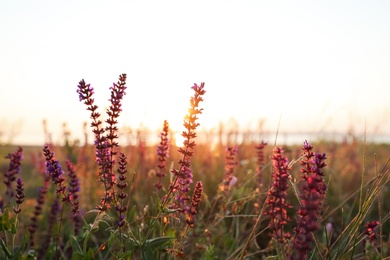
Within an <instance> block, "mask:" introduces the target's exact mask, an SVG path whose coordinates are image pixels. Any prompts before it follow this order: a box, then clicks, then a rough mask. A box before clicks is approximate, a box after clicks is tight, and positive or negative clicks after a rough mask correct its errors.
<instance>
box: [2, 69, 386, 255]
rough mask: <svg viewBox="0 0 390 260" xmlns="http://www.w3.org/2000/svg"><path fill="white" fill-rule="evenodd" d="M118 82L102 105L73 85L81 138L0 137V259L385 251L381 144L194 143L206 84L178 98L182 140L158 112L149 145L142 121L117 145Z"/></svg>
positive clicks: (223, 138)
mask: <svg viewBox="0 0 390 260" xmlns="http://www.w3.org/2000/svg"><path fill="white" fill-rule="evenodd" d="M125 84H126V75H125V74H122V75H120V76H119V80H118V82H117V83H115V84H113V87H112V88H111V97H110V103H111V106H110V107H109V108H108V109H107V110H106V111H102V110H100V108H99V107H98V105H99V104H95V103H94V100H93V94H94V90H93V88H92V87H91V86H90V85H89V84H87V83H85V82H84V81H83V80H82V81H80V82H79V85H78V86H77V91H78V94H79V98H80V101H81V102H82V103H84V105H85V107H86V109H87V111H88V113H90V119H89V120H90V121H89V122H88V125H87V126H86V128H85V141H83V140H81V141H79V142H74V140H73V139H72V136H71V135H64V141H63V143H62V144H53V143H51V141H50V139H49V138H48V139H47V143H44V144H42V146H25V147H22V146H21V147H18V146H12V145H3V146H1V147H0V156H1V161H0V165H1V171H2V173H3V174H2V183H1V185H2V188H1V189H0V196H1V204H0V209H1V212H0V258H1V259H180V258H181V259H385V258H389V257H390V248H389V245H390V242H389V232H390V225H389V221H388V219H389V210H390V203H389V202H387V198H388V197H389V195H390V191H389V183H388V179H389V160H390V153H389V151H390V144H378V143H370V142H366V141H365V140H364V138H362V139H361V138H357V137H356V136H353V135H349V136H348V138H346V139H345V140H344V141H337V142H336V141H329V140H324V141H318V140H316V141H315V142H312V141H311V140H305V139H303V140H302V142H301V144H298V145H283V146H278V145H274V141H275V140H260V141H259V140H257V139H256V140H254V139H251V138H245V137H242V136H241V137H240V138H237V135H238V134H239V133H229V132H224V129H223V128H221V131H220V133H219V138H217V141H216V142H210V141H209V140H207V138H202V139H201V140H198V139H197V128H198V126H199V124H202V113H207V111H203V110H202V104H203V96H207V84H206V85H205V84H203V83H201V84H199V85H197V84H194V86H193V87H192V89H193V93H194V94H193V96H191V97H182V98H188V99H189V109H188V111H183V115H184V114H186V113H187V114H186V116H185V119H184V122H183V132H182V137H183V143H182V145H181V146H178V145H177V144H176V142H175V140H174V135H173V133H172V131H171V129H170V128H169V122H167V121H165V122H161V134H160V135H159V137H158V138H159V140H160V141H159V142H158V143H157V144H149V143H148V142H147V138H145V136H146V134H145V133H143V132H142V131H133V133H132V136H131V139H132V140H133V141H132V142H131V143H126V142H123V143H119V141H118V140H123V138H122V137H121V136H119V135H120V133H119V130H118V126H117V119H118V118H119V117H120V113H121V101H122V98H123V96H124V95H125V90H126V86H125ZM102 113H105V116H104V118H105V120H104V121H101V120H102V119H101V118H102V116H101V114H102ZM226 131H227V130H226ZM45 135H47V136H49V134H48V133H45ZM259 136H261V132H259ZM275 136H277V134H275ZM346 136H347V134H346ZM89 139H93V140H94V142H93V143H92V142H88V141H86V140H89ZM238 140H239V141H238Z"/></svg>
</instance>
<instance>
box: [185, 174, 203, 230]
mask: <svg viewBox="0 0 390 260" xmlns="http://www.w3.org/2000/svg"><path fill="white" fill-rule="evenodd" d="M202 193H203V186H202V183H201V182H200V181H198V182H197V183H196V186H195V190H194V194H193V195H192V200H191V209H190V210H189V212H187V219H186V223H187V225H189V226H193V225H194V223H195V216H196V214H197V213H198V211H197V208H198V207H199V204H200V201H201V199H202Z"/></svg>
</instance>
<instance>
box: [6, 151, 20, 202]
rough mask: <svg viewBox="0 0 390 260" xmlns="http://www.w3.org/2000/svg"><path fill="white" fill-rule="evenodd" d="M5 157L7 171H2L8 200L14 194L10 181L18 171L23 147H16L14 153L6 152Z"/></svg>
mask: <svg viewBox="0 0 390 260" xmlns="http://www.w3.org/2000/svg"><path fill="white" fill-rule="evenodd" d="M5 158H6V159H9V168H8V171H7V172H5V173H4V178H5V180H4V184H5V185H6V186H7V189H6V191H5V195H6V196H7V197H8V200H9V201H8V202H10V200H11V198H12V197H14V195H15V194H14V190H13V188H12V183H13V182H15V181H16V179H17V175H19V173H20V165H21V162H22V159H23V149H22V148H21V147H18V149H17V151H16V152H15V153H12V154H8V155H7V156H6V157H5Z"/></svg>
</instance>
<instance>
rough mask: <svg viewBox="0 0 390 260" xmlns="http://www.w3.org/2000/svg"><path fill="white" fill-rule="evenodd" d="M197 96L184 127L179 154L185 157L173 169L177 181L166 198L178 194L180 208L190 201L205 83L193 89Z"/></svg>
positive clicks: (191, 102)
mask: <svg viewBox="0 0 390 260" xmlns="http://www.w3.org/2000/svg"><path fill="white" fill-rule="evenodd" d="M192 89H193V90H194V92H195V94H194V96H193V97H191V100H190V108H189V109H188V114H187V115H186V116H185V118H184V127H185V129H186V131H183V133H182V136H183V137H184V138H185V140H184V142H183V147H180V148H179V150H178V151H179V153H181V154H182V155H183V157H182V159H180V160H179V165H180V168H179V169H175V168H174V169H172V171H171V172H172V174H174V176H175V179H174V181H173V182H172V183H171V184H170V187H169V188H170V191H169V193H168V195H167V197H166V200H168V199H169V195H170V194H171V193H174V192H176V193H177V194H176V195H177V196H176V199H177V202H178V203H179V206H181V205H183V204H185V202H187V201H188V200H189V197H188V195H187V192H188V191H189V184H190V183H192V170H191V168H190V167H191V157H192V156H193V153H194V148H195V145H196V143H195V141H194V140H193V139H195V137H196V133H195V130H196V128H197V127H198V126H199V123H197V122H196V121H197V119H198V117H197V115H199V114H202V110H203V109H202V108H199V103H200V102H201V101H203V98H202V96H203V95H204V94H205V93H206V91H205V90H204V83H201V84H200V86H198V85H197V84H194V86H193V87H192ZM187 210H188V209H187V208H184V209H183V210H182V211H183V212H186V211H187Z"/></svg>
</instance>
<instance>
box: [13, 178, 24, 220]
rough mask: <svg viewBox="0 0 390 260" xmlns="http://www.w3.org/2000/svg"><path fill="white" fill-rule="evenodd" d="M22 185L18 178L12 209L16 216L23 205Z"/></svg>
mask: <svg viewBox="0 0 390 260" xmlns="http://www.w3.org/2000/svg"><path fill="white" fill-rule="evenodd" d="M23 191H24V183H23V180H22V179H21V178H18V179H17V180H16V195H15V199H16V204H17V206H16V208H14V212H15V213H16V214H18V213H20V211H22V210H21V209H20V207H19V206H20V204H22V203H23V201H24V192H23Z"/></svg>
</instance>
